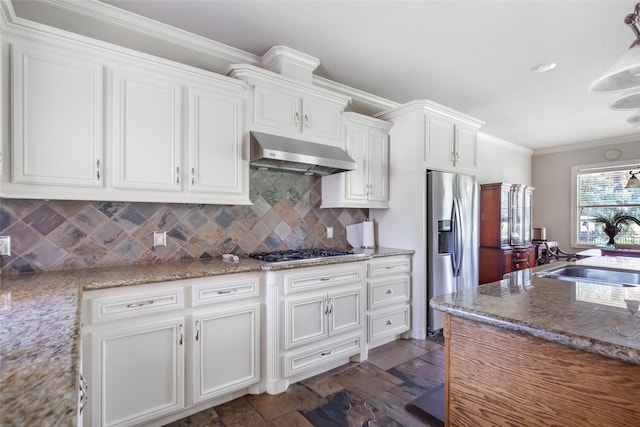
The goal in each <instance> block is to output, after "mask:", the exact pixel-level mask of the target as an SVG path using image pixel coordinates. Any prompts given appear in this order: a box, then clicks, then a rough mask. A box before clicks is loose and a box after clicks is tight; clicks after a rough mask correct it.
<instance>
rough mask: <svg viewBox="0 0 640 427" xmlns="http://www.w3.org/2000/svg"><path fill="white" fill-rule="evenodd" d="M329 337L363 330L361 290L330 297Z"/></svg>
mask: <svg viewBox="0 0 640 427" xmlns="http://www.w3.org/2000/svg"><path fill="white" fill-rule="evenodd" d="M328 300H329V309H328V314H329V327H328V330H329V336H333V335H336V334H341V333H343V332H347V331H351V330H358V329H361V328H362V321H361V318H362V316H361V315H362V312H361V311H360V301H361V300H362V291H361V288H360V287H358V288H353V289H348V290H344V291H341V292H333V293H330V294H329V295H328Z"/></svg>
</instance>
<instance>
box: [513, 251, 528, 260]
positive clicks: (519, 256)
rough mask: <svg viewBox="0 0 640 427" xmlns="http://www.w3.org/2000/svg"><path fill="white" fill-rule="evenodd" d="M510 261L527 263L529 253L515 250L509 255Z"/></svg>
mask: <svg viewBox="0 0 640 427" xmlns="http://www.w3.org/2000/svg"><path fill="white" fill-rule="evenodd" d="M511 259H512V261H513V262H516V261H527V260H528V259H529V251H527V250H517V251H513V252H512V253H511Z"/></svg>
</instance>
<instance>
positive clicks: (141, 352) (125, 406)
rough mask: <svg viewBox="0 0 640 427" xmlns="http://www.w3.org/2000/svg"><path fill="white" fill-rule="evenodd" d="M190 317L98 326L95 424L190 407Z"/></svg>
mask: <svg viewBox="0 0 640 427" xmlns="http://www.w3.org/2000/svg"><path fill="white" fill-rule="evenodd" d="M183 325H184V318H183V317H178V318H171V319H166V320H161V321H155V322H152V323H146V324H139V325H136V326H125V327H119V328H111V329H102V330H95V331H93V332H91V333H89V339H90V341H91V358H92V360H91V378H92V380H91V382H90V384H89V387H90V392H89V402H90V405H91V411H90V413H91V421H90V422H89V423H88V424H89V425H92V426H132V425H140V424H143V423H144V422H146V421H149V420H151V419H157V418H160V417H162V416H163V415H168V414H171V413H173V412H177V411H179V410H181V409H183V408H184V372H185V371H184V369H185V368H184V335H183Z"/></svg>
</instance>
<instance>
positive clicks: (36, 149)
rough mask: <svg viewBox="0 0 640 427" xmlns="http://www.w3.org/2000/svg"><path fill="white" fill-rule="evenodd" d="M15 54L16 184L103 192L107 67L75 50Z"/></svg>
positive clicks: (28, 48) (18, 50)
mask: <svg viewBox="0 0 640 427" xmlns="http://www.w3.org/2000/svg"><path fill="white" fill-rule="evenodd" d="M11 52H12V55H11V63H12V65H13V67H12V73H11V76H12V81H11V91H12V97H11V99H12V105H11V107H12V119H13V120H12V127H13V141H12V144H11V150H7V149H6V148H5V149H4V150H3V151H4V152H5V153H6V154H8V153H12V162H11V172H12V173H11V182H13V183H16V184H47V185H55V186H68V187H92V188H96V187H101V186H102V185H103V174H102V160H103V152H102V147H103V146H102V138H103V135H102V131H103V129H102V115H103V97H102V93H103V89H102V88H103V68H102V65H101V64H100V63H99V62H97V61H93V60H91V58H87V57H86V56H84V55H83V54H82V53H80V52H76V51H74V50H73V49H64V50H63V49H57V48H46V49H41V48H39V47H38V46H35V45H33V44H27V43H25V44H20V45H13V46H12V50H11ZM6 99H7V100H8V99H9V97H7V98H6ZM3 102H4V101H3Z"/></svg>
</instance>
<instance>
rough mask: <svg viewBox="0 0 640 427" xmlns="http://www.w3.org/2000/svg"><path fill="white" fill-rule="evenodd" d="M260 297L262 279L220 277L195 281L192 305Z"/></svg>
mask: <svg viewBox="0 0 640 427" xmlns="http://www.w3.org/2000/svg"><path fill="white" fill-rule="evenodd" d="M258 296H260V278H259V277H256V276H254V275H250V276H220V277H216V278H206V279H194V281H193V282H192V285H191V304H192V305H193V306H194V307H196V306H201V305H206V304H213V303H218V302H224V301H232V300H235V299H239V298H251V297H258Z"/></svg>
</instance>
